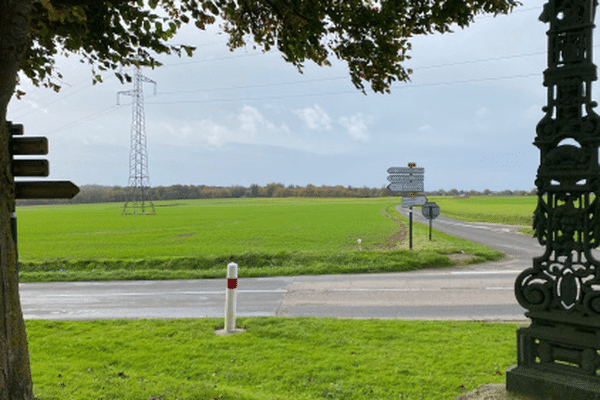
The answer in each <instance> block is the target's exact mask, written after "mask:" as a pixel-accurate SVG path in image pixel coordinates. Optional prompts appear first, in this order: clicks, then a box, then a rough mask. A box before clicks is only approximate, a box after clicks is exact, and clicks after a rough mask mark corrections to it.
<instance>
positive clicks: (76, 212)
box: [18, 198, 502, 282]
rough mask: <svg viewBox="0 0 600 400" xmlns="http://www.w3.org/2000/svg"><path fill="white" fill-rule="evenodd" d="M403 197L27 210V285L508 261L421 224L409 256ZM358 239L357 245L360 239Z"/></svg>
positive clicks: (23, 235) (23, 231) (23, 240)
mask: <svg viewBox="0 0 600 400" xmlns="http://www.w3.org/2000/svg"><path fill="white" fill-rule="evenodd" d="M397 204H398V199H394V198H388V199H236V200H212V201H204V200H192V201H178V202H176V203H173V202H171V203H168V202H163V203H160V202H159V203H157V204H156V205H157V215H154V216H122V215H121V214H120V210H121V205H120V204H102V205H91V206H90V205H81V206H61V207H26V208H23V209H20V210H19V211H18V213H19V217H18V219H19V221H18V223H19V254H20V264H19V270H20V280H21V282H34V281H77V280H131V279H200V278H222V277H224V276H225V271H226V268H225V266H226V265H227V264H228V263H229V262H236V263H238V265H239V266H240V270H239V276H240V277H262V276H285V275H304V274H310V275H319V274H338V273H365V272H398V271H408V270H414V269H419V268H425V267H445V266H451V265H454V264H455V263H454V262H452V261H450V260H449V259H448V257H447V254H450V253H457V252H467V253H471V254H475V255H476V256H477V258H475V259H473V260H472V262H477V261H485V260H494V259H498V258H500V257H502V254H501V253H500V252H498V251H495V250H492V249H489V248H486V247H484V246H481V245H478V244H473V243H471V242H467V241H465V240H462V239H457V238H454V237H451V236H448V235H444V234H442V233H438V232H436V233H435V234H434V240H433V241H431V242H430V241H429V240H428V238H427V235H428V231H427V229H428V228H426V227H421V226H418V224H415V228H414V250H412V251H411V250H408V242H407V240H404V239H403V238H404V236H403V235H402V232H406V231H407V229H406V223H407V222H406V218H404V217H402V216H401V215H400V214H399V213H398V212H397V211H396V210H395V206H396V205H397ZM358 239H361V244H360V246H359V244H358V242H357V240H358Z"/></svg>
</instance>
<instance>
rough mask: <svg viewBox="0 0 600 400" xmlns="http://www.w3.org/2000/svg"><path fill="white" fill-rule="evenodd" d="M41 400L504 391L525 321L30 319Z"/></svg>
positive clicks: (298, 399)
mask: <svg viewBox="0 0 600 400" xmlns="http://www.w3.org/2000/svg"><path fill="white" fill-rule="evenodd" d="M26 325H27V331H28V337H29V348H30V351H31V370H32V377H33V381H34V393H35V395H36V398H37V399H38V400H53V399H54V400H59V399H60V400H67V399H72V400H89V399H121V400H148V399H152V400H158V399H160V400H175V399H178V400H195V399H206V400H208V399H223V400H272V399H277V400H311V399H314V400H316V399H337V400H355V399H358V400H363V399H365V400H367V399H369V400H375V399H381V400H388V399H404V400H408V399H411V400H448V399H454V398H455V397H456V396H457V395H459V394H461V393H464V392H466V391H470V390H473V389H476V388H477V387H479V386H480V385H482V384H486V383H493V382H503V381H504V373H505V372H506V369H507V368H508V367H509V366H511V365H513V364H515V363H516V349H515V343H516V342H515V335H516V328H517V326H518V325H517V324H500V323H484V322H456V321H445V322H441V321H437V322H433V321H401V320H353V319H336V318H306V317H302V318H273V317H254V318H239V319H238V326H243V327H245V328H246V332H244V333H239V334H236V335H233V336H228V337H220V336H216V335H215V334H214V329H215V328H217V327H221V328H222V327H223V320H222V319H209V318H203V319H194V320H191V319H190V320H135V321H128V320H115V321H86V322H67V321H27V322H26Z"/></svg>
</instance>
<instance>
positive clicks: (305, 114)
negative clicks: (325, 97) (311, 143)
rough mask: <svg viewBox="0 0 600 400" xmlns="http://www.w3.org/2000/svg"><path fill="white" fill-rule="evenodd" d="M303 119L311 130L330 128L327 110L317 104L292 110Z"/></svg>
mask: <svg viewBox="0 0 600 400" xmlns="http://www.w3.org/2000/svg"><path fill="white" fill-rule="evenodd" d="M294 112H295V113H296V114H297V115H298V116H299V117H300V118H301V119H302V121H304V123H305V124H306V126H308V128H309V129H312V130H319V131H328V130H331V129H332V127H331V118H329V115H327V112H325V110H324V109H323V108H321V107H319V106H318V105H316V104H315V106H314V107H306V108H302V109H300V110H296V111H294Z"/></svg>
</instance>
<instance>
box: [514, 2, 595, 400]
mask: <svg viewBox="0 0 600 400" xmlns="http://www.w3.org/2000/svg"><path fill="white" fill-rule="evenodd" d="M597 3H598V2H597V0H549V1H548V3H547V4H546V5H544V10H543V12H542V15H541V16H540V20H541V21H542V22H545V23H550V30H549V31H548V32H547V35H548V68H547V69H546V71H545V72H544V86H546V87H547V88H548V105H547V106H546V107H544V108H543V111H544V112H545V113H546V115H545V116H544V117H543V118H542V120H541V121H540V122H539V123H538V125H537V128H536V133H537V135H536V138H535V141H534V145H535V146H537V147H538V148H539V149H540V152H541V155H540V166H539V168H538V173H537V179H536V181H535V184H536V186H537V192H538V205H537V209H536V211H535V214H534V222H533V227H534V229H535V232H536V236H537V238H538V241H539V242H540V244H542V245H543V246H546V251H545V253H544V254H543V255H542V256H540V257H536V258H534V259H533V267H532V268H529V269H526V270H525V271H523V272H522V273H521V274H520V275H519V276H518V278H517V280H516V282H515V295H516V297H517V300H518V302H519V304H521V305H522V306H523V307H524V308H526V309H527V310H528V311H527V312H526V313H525V315H526V316H527V317H529V318H530V319H531V325H530V326H528V327H523V328H520V329H519V330H518V331H517V352H518V365H517V366H516V367H511V368H510V369H509V370H508V371H507V374H506V375H507V376H506V385H507V389H508V390H509V391H510V392H514V393H519V394H524V395H529V396H533V397H537V398H542V399H557V400H558V399H600V376H599V375H598V368H599V367H600V356H599V354H598V350H599V349H600V261H598V260H596V259H595V258H594V256H593V254H592V249H595V248H597V247H598V244H599V240H600V199H598V196H600V166H599V165H598V147H599V146H600V117H599V116H598V115H597V114H596V113H595V112H594V110H593V109H594V107H596V105H597V104H596V102H594V101H592V98H591V95H592V81H595V80H596V79H597V75H596V65H594V63H593V61H592V32H593V29H594V27H595V25H594V16H595V10H596V6H597Z"/></svg>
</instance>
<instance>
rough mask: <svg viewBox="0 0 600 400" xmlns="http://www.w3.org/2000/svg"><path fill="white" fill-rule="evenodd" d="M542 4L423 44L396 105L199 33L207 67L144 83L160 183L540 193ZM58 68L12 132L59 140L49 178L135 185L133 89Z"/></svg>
mask: <svg viewBox="0 0 600 400" xmlns="http://www.w3.org/2000/svg"><path fill="white" fill-rule="evenodd" d="M543 3H544V1H542V0H532V1H527V2H526V4H525V5H524V6H521V7H520V8H517V9H516V10H515V11H514V12H513V13H512V14H511V15H509V16H499V17H495V18H494V17H492V16H482V17H478V18H477V19H476V21H475V23H474V24H473V25H472V26H471V27H469V28H467V29H465V30H461V29H460V28H456V30H455V32H454V33H451V34H445V35H432V36H421V37H415V38H413V40H412V44H413V50H412V52H411V56H412V60H410V61H409V62H407V63H406V64H405V67H407V68H412V69H413V70H414V73H413V75H412V77H411V79H412V82H410V83H396V84H394V85H393V87H392V94H386V95H382V94H375V93H373V92H369V93H368V95H366V96H365V95H363V94H362V93H361V92H359V91H358V90H356V89H355V88H354V86H353V85H352V84H351V83H350V79H349V76H348V73H347V69H346V66H345V64H343V63H340V62H337V63H334V66H333V67H330V68H328V67H321V68H319V67H317V66H313V65H307V66H306V69H305V72H304V74H302V75H301V74H299V73H298V72H297V70H296V68H295V67H294V66H292V65H290V64H287V63H285V62H284V61H283V60H282V58H281V56H280V55H279V54H278V53H277V52H274V51H272V52H270V53H261V52H260V51H257V50H254V49H253V48H252V47H251V46H248V48H245V49H239V50H236V51H235V52H230V51H229V50H228V49H227V47H226V46H225V42H226V38H225V37H224V35H221V34H219V31H218V29H217V28H216V27H215V28H211V29H210V30H209V31H199V30H196V29H193V28H192V27H190V29H186V30H185V31H183V32H182V33H181V35H179V36H178V37H177V40H176V42H179V43H186V44H191V45H194V46H197V47H198V49H197V51H196V53H195V55H194V57H193V58H188V57H182V58H178V57H177V56H170V57H168V58H161V59H162V60H163V62H164V63H165V66H164V67H161V68H158V69H155V70H152V69H149V68H146V69H143V70H142V73H143V74H144V75H145V76H146V77H148V78H149V79H152V80H154V81H156V82H157V89H158V91H157V95H153V85H152V84H145V85H144V93H145V102H144V109H145V116H146V134H147V138H148V156H149V174H150V183H151V185H152V186H160V185H162V186H168V185H172V184H193V185H202V184H205V185H218V186H230V185H244V186H248V185H250V184H252V183H257V184H260V185H265V184H267V183H269V182H280V183H283V184H285V185H290V184H295V185H306V184H309V183H311V184H314V185H317V186H320V185H338V184H341V185H344V186H347V185H351V186H355V187H362V186H367V187H381V186H383V185H387V184H388V182H387V180H386V176H387V173H386V170H387V168H389V167H391V166H406V164H407V163H408V162H416V163H417V166H418V167H424V168H425V190H437V189H440V188H443V189H446V190H449V189H452V188H456V189H459V190H470V189H476V190H483V189H490V190H504V189H511V190H516V189H523V190H531V189H532V188H533V187H534V183H533V182H534V179H535V173H536V169H537V166H538V164H539V151H538V150H537V148H535V147H534V146H533V145H532V144H531V143H532V142H533V140H534V137H535V126H536V124H537V122H538V121H539V120H540V119H541V117H542V116H543V113H542V111H541V108H542V107H543V106H544V105H545V99H546V90H545V88H544V87H543V86H542V73H543V71H544V69H545V68H546V46H547V44H546V43H547V39H546V34H545V32H546V30H547V29H548V25H547V24H543V23H541V22H539V21H538V16H539V14H540V12H541V9H542V5H543ZM597 35H598V33H597V32H596V34H595V36H596V38H597ZM596 42H597V40H596ZM595 50H596V51H597V47H595ZM58 67H59V70H60V71H61V72H62V73H63V75H64V82H63V88H62V90H61V92H60V93H58V94H57V93H55V92H54V91H52V90H49V89H44V88H35V87H33V86H32V85H31V84H30V83H29V82H27V81H26V80H23V81H22V82H23V84H22V85H21V86H22V87H21V88H22V89H23V90H25V91H26V92H27V95H26V96H25V97H24V98H23V100H17V99H16V98H13V100H12V101H11V103H10V106H9V110H8V119H9V120H12V121H13V122H15V123H23V124H24V125H25V134H26V135H30V136H47V137H48V140H49V147H50V154H49V155H48V159H49V161H50V177H49V179H67V180H71V181H73V182H75V183H76V184H78V185H83V184H103V185H120V186H126V185H127V181H128V174H129V143H130V131H131V118H132V117H131V114H132V110H131V109H132V106H131V100H132V98H131V97H130V96H121V102H120V103H121V105H120V106H117V103H116V100H117V92H119V91H126V90H131V89H132V85H131V84H130V85H121V84H120V83H119V81H118V80H117V79H116V78H115V77H114V76H113V75H112V74H109V73H107V74H105V75H104V77H105V79H104V83H102V84H98V85H94V86H92V85H91V73H90V67H89V66H88V65H87V64H81V63H79V59H78V57H75V56H71V57H70V58H63V59H59V60H58ZM132 73H133V71H132ZM593 94H594V96H593V97H594V99H595V100H598V99H599V96H598V84H596V86H595V87H594V90H593Z"/></svg>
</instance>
